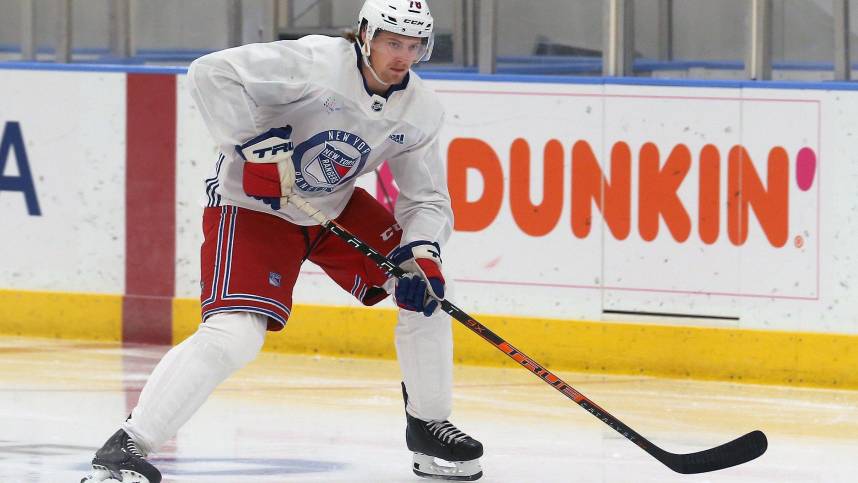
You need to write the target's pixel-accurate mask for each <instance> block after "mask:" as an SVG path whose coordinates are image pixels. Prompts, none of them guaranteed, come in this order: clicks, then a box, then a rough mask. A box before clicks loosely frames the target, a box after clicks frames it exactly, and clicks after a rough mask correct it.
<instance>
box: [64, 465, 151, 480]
mask: <svg viewBox="0 0 858 483" xmlns="http://www.w3.org/2000/svg"><path fill="white" fill-rule="evenodd" d="M119 473H120V475H122V480H117V479H116V478H113V475H112V474H111V473H110V471H108V470H107V468H105V467H103V466H93V467H92V472H91V473H90V474H88V475H87V476H86V477H84V478H83V479H82V480H80V483H149V479H148V478H146V477H145V476H143V475H141V474H140V473H137V472H136V471H126V470H120V471H119Z"/></svg>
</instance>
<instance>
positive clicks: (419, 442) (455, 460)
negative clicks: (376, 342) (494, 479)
mask: <svg viewBox="0 0 858 483" xmlns="http://www.w3.org/2000/svg"><path fill="white" fill-rule="evenodd" d="M402 393H403V395H404V396H405V401H406V404H407V403H408V394H407V393H406V392H405V385H404V384H403V386H402ZM405 418H406V420H407V421H408V426H407V427H406V428H405V443H406V444H407V445H408V449H410V450H411V451H413V452H414V467H413V469H414V474H416V475H417V476H422V477H424V478H436V479H439V480H457V481H474V480H478V479H480V478H481V477H482V476H483V469H482V468H481V467H480V459H479V458H480V456H482V455H483V445H482V443H480V442H479V441H477V440H476V439H474V438H472V437H470V436H468V435H467V434H465V433H463V432H462V431H460V430H459V429H458V428H456V427H455V426H453V423H451V422H450V421H423V420H421V419H417V418H415V417H414V416H412V415H410V414H408V412H406V413H405ZM435 458H438V459H440V460H444V462H446V463H449V465H452V466H448V465H441V464H438V463H437V462H436V461H435Z"/></svg>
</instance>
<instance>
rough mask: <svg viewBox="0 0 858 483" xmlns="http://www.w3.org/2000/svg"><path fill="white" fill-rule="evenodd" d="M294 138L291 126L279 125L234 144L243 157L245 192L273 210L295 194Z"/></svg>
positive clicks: (277, 208)
mask: <svg viewBox="0 0 858 483" xmlns="http://www.w3.org/2000/svg"><path fill="white" fill-rule="evenodd" d="M291 137H292V126H286V127H278V128H273V129H269V130H268V131H266V132H264V133H262V134H260V135H259V136H256V137H255V138H253V139H251V140H249V141H247V142H246V143H244V144H242V145H240V146H236V147H235V150H236V151H238V154H239V155H240V156H241V157H242V159H244V174H243V176H242V184H243V186H244V192H245V193H246V194H247V195H248V196H251V197H253V198H256V199H259V200H262V201H263V202H264V203H265V204H268V205H271V208H272V209H274V210H279V209H280V205H281V201H282V202H284V203H285V202H286V201H288V199H289V197H290V196H291V195H292V194H293V193H294V191H293V189H294V185H295V167H294V166H293V165H292V148H293V146H292V139H291Z"/></svg>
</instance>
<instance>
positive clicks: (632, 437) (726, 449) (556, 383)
mask: <svg viewBox="0 0 858 483" xmlns="http://www.w3.org/2000/svg"><path fill="white" fill-rule="evenodd" d="M316 216H317V217H318V216H320V215H319V214H318V212H316ZM322 226H323V227H325V228H326V229H327V230H329V231H330V232H331V233H333V234H334V235H336V236H337V237H339V238H341V239H343V240H344V241H345V242H346V243H348V244H349V245H351V246H352V247H354V248H356V249H357V250H359V251H360V252H362V253H363V254H364V255H366V256H367V257H369V258H370V259H371V260H372V261H374V262H375V263H376V264H377V265H378V266H379V267H380V268H381V269H382V270H384V271H385V272H386V273H388V274H390V275H392V276H394V277H396V278H401V277H403V276H405V274H406V273H405V271H404V270H402V269H401V268H399V266H397V265H396V264H394V263H393V262H392V261H391V260H390V259H388V258H387V257H385V256H384V255H382V254H381V253H379V252H377V251H376V250H375V249H373V248H372V247H371V246H369V245H367V244H366V243H364V242H363V241H361V240H360V239H359V238H357V237H356V236H354V235H352V234H351V233H350V232H349V231H348V230H346V229H345V228H343V227H342V226H340V225H339V224H337V223H336V222H335V221H332V220H329V219H325V220H324V222H323V223H322ZM440 306H441V309H442V310H443V311H444V312H446V313H448V314H450V316H451V317H453V318H454V319H456V320H458V321H459V322H461V323H462V324H463V325H464V326H465V327H467V328H468V329H470V330H471V331H473V332H474V333H475V334H477V335H479V336H480V337H482V338H483V339H484V340H486V341H487V342H489V343H490V344H492V345H493V346H495V347H496V348H497V349H498V350H500V351H501V352H503V353H504V354H506V355H507V356H509V357H510V358H511V359H513V360H514V361H516V362H518V363H519V364H521V365H522V366H523V367H525V368H526V369H527V370H529V371H530V372H532V373H533V374H534V375H536V376H537V377H539V378H540V379H542V380H543V381H545V383H546V384H548V385H549V386H551V387H553V388H554V389H556V390H557V391H559V392H560V393H561V394H563V395H564V396H566V397H567V398H569V399H571V400H572V401H574V402H575V403H577V404H578V405H579V406H581V407H582V408H584V409H585V410H587V412H589V413H590V414H592V415H593V416H595V417H596V418H598V419H599V420H600V421H602V422H603V423H605V424H607V425H608V426H610V427H611V428H612V429H613V430H614V431H616V432H618V433H620V434H621V435H623V437H625V438H627V439H628V440H629V441H631V442H633V443H634V444H636V445H637V446H638V447H640V448H641V449H642V450H644V451H646V452H647V453H649V454H650V455H651V456H653V457H654V458H656V459H657V460H658V461H660V462H661V463H662V464H664V465H666V466H667V467H669V468H670V469H672V470H673V471H676V472H679V473H686V474H691V473H703V472H707V471H715V470H720V469H723V468H728V467H730V466H735V465H738V464H741V463H745V462H747V461H750V460H752V459H754V458H756V457H758V456H760V455H762V454H763V453H764V452H765V451H766V448H767V441H766V437H765V435H764V434H763V433H762V432H761V431H753V432H751V433H748V434H745V435H744V436H741V437H739V438H737V439H735V440H733V441H730V442H728V443H725V444H723V445H721V446H718V447H715V448H711V449H708V450H705V451H700V452H697V453H691V454H674V453H670V452H667V451H665V450H663V449H661V448H659V447H658V446H656V445H655V444H653V443H651V442H650V441H649V440H648V439H646V438H644V437H643V436H641V435H640V434H638V433H637V432H636V431H635V430H633V429H631V428H630V427H628V426H626V425H625V424H624V423H623V422H622V421H620V420H619V419H617V418H616V417H615V416H613V415H612V414H611V413H609V412H608V411H606V410H604V409H603V408H601V407H600V406H599V405H598V404H596V403H594V402H593V401H591V400H590V399H589V398H587V397H586V396H584V395H583V394H581V393H580V392H578V391H577V390H575V388H573V387H572V386H570V385H569V384H567V383H566V382H565V381H563V379H561V378H560V377H558V376H557V375H555V374H554V373H552V372H551V371H549V370H548V369H546V368H545V367H544V366H543V365H542V364H539V363H537V362H536V361H534V360H533V359H532V358H530V357H529V356H528V355H527V354H525V353H523V352H521V351H520V350H518V349H516V348H515V347H514V346H513V345H512V344H510V343H509V342H507V341H505V340H504V339H503V338H502V337H500V336H499V335H497V334H495V333H494V332H492V331H491V330H490V329H489V328H488V327H486V326H485V325H483V324H481V323H479V322H478V321H477V320H475V319H474V318H473V317H471V316H470V315H468V314H467V313H465V311H463V310H462V309H460V308H458V307H456V306H455V305H453V304H452V303H450V302H449V301H448V300H442V301H441V304H440Z"/></svg>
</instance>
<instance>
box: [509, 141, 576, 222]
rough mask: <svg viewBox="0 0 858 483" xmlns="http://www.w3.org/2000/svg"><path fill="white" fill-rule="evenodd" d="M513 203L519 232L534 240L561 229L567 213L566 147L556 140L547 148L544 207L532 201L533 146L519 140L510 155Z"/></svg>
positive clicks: (543, 182)
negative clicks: (565, 189)
mask: <svg viewBox="0 0 858 483" xmlns="http://www.w3.org/2000/svg"><path fill="white" fill-rule="evenodd" d="M509 156H510V180H509V203H510V209H511V210H512V217H513V219H514V220H515V223H516V224H517V225H518V227H519V228H521V230H522V231H523V232H525V233H527V234H528V235H530V236H542V235H545V234H547V233H549V232H551V230H553V229H554V227H555V226H557V222H558V221H559V220H560V214H561V211H562V210H563V145H562V144H560V141H557V140H555V139H552V140H550V141H548V143H547V144H546V145H545V150H544V154H543V166H544V168H543V172H542V186H543V188H542V203H540V204H538V205H534V204H533V203H531V201H530V146H528V144H527V141H525V140H524V139H521V138H519V139H516V140H515V141H513V143H512V147H511V148H510V151H509Z"/></svg>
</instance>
